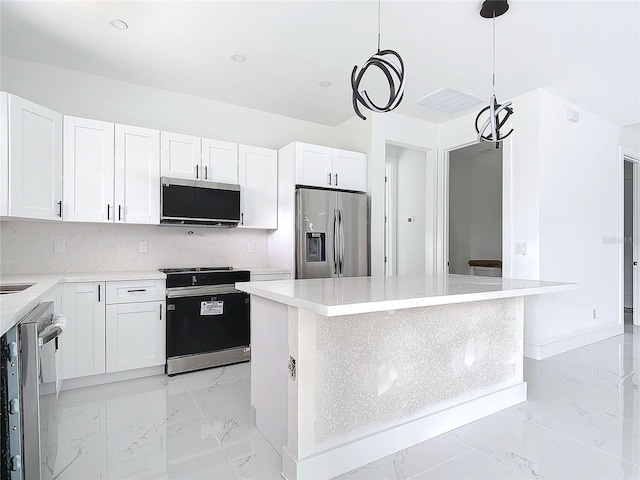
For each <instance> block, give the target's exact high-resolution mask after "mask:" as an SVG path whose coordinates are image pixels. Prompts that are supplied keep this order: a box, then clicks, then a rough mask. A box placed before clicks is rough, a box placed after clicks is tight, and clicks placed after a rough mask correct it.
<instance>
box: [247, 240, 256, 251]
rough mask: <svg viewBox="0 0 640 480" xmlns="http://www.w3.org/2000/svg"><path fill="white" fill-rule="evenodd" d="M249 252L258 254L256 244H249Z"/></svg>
mask: <svg viewBox="0 0 640 480" xmlns="http://www.w3.org/2000/svg"><path fill="white" fill-rule="evenodd" d="M247 251H248V252H249V253H256V242H249V243H247Z"/></svg>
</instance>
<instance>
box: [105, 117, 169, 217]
mask: <svg viewBox="0 0 640 480" xmlns="http://www.w3.org/2000/svg"><path fill="white" fill-rule="evenodd" d="M115 178H116V182H115V205H116V206H117V209H116V211H115V212H114V217H115V218H116V220H115V221H116V222H122V223H148V224H152V225H158V224H159V223H160V132H159V131H158V130H151V129H148V128H140V127H132V126H128V125H116V126H115Z"/></svg>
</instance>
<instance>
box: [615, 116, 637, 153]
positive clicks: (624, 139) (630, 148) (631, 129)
mask: <svg viewBox="0 0 640 480" xmlns="http://www.w3.org/2000/svg"><path fill="white" fill-rule="evenodd" d="M620 144H621V145H622V146H623V147H624V148H625V150H627V152H628V153H629V154H630V155H633V156H634V157H636V158H640V123H636V124H635V125H629V126H627V127H624V128H622V129H621V131H620Z"/></svg>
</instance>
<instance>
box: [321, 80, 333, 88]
mask: <svg viewBox="0 0 640 480" xmlns="http://www.w3.org/2000/svg"><path fill="white" fill-rule="evenodd" d="M318 85H320V86H321V87H330V86H331V85H332V83H331V82H328V81H326V80H323V81H321V82H320V83H318Z"/></svg>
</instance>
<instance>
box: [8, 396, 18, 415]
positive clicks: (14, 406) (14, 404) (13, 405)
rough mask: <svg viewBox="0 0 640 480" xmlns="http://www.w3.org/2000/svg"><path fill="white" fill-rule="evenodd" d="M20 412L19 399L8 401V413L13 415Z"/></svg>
mask: <svg viewBox="0 0 640 480" xmlns="http://www.w3.org/2000/svg"><path fill="white" fill-rule="evenodd" d="M18 412H20V400H18V399H17V398H14V399H12V400H10V401H9V413H10V414H12V415H14V414H16V413H18Z"/></svg>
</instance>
